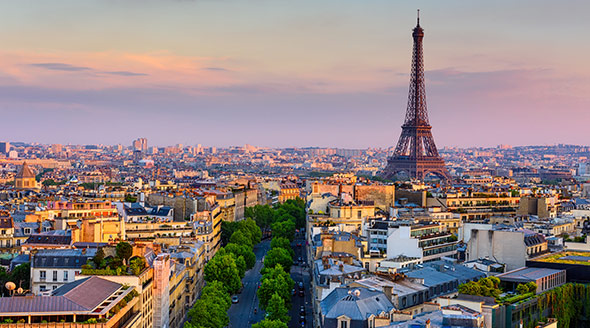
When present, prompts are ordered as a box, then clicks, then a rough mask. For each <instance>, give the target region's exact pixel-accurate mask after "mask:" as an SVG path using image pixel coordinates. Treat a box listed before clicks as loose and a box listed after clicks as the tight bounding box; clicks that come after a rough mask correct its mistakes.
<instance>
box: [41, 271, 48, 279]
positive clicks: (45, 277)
mask: <svg viewBox="0 0 590 328" xmlns="http://www.w3.org/2000/svg"><path fill="white" fill-rule="evenodd" d="M39 279H41V280H45V279H47V272H45V270H42V271H39Z"/></svg>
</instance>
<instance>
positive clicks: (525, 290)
mask: <svg viewBox="0 0 590 328" xmlns="http://www.w3.org/2000/svg"><path fill="white" fill-rule="evenodd" d="M516 292H518V293H519V294H520V295H524V294H527V293H528V292H529V288H528V287H527V286H526V284H518V285H517V286H516Z"/></svg>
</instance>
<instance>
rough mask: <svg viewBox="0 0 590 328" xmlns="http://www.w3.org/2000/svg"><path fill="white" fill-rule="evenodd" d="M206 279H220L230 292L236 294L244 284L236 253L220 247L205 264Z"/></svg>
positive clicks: (209, 280)
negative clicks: (226, 251)
mask: <svg viewBox="0 0 590 328" xmlns="http://www.w3.org/2000/svg"><path fill="white" fill-rule="evenodd" d="M205 281H207V282H211V281H219V282H221V283H223V285H224V287H225V290H226V291H227V292H228V293H230V294H235V293H236V292H237V291H238V290H239V289H240V287H241V286H242V282H241V281H240V272H239V270H238V267H237V265H236V260H235V258H234V255H232V254H229V253H225V252H224V251H222V249H220V250H219V251H218V252H217V254H215V256H213V258H212V259H211V260H210V261H209V262H208V263H207V265H205Z"/></svg>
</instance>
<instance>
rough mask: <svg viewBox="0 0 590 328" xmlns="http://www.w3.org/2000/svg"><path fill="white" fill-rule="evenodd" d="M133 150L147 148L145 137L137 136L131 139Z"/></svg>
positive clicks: (144, 149)
mask: <svg viewBox="0 0 590 328" xmlns="http://www.w3.org/2000/svg"><path fill="white" fill-rule="evenodd" d="M132 147H133V150H138V151H142V152H145V151H147V149H148V145H147V139H146V138H138V139H135V140H133V144H132Z"/></svg>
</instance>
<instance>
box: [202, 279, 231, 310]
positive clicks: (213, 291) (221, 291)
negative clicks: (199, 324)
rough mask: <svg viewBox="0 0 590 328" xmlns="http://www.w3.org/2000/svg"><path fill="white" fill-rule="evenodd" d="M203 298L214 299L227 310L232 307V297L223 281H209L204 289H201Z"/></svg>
mask: <svg viewBox="0 0 590 328" xmlns="http://www.w3.org/2000/svg"><path fill="white" fill-rule="evenodd" d="M200 298H202V299H206V298H208V299H213V300H215V301H216V302H218V303H219V304H221V305H222V306H223V308H224V309H225V310H228V309H229V308H230V307H231V297H230V296H229V294H228V293H227V292H226V291H225V287H224V286H223V283H222V282H221V281H211V282H208V283H207V285H206V286H205V287H203V290H201V297H200Z"/></svg>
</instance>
